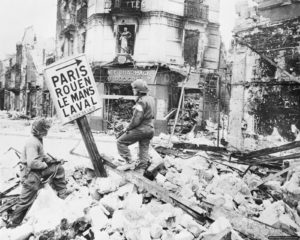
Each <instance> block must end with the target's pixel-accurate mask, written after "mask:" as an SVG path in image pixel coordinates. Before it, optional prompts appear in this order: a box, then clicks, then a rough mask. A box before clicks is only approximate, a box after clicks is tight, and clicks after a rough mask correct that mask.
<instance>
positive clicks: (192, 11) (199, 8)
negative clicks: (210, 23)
mask: <svg viewBox="0 0 300 240" xmlns="http://www.w3.org/2000/svg"><path fill="white" fill-rule="evenodd" d="M184 16H185V17H187V18H194V19H202V20H207V19H208V6H207V5H204V4H202V3H201V1H199V0H198V1H197V0H187V1H186V2H185V4H184Z"/></svg>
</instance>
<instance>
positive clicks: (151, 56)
mask: <svg viewBox="0 0 300 240" xmlns="http://www.w3.org/2000/svg"><path fill="white" fill-rule="evenodd" d="M219 8H220V6H219V0H214V1H202V0H179V1H169V0H164V1H150V0H145V1H140V0H135V1H127V0H121V1H116V0H105V1H102V0H101V1H100V0H90V1H84V0H82V1H76V0H71V1H67V0H59V1H58V8H57V33H56V38H57V46H56V53H57V56H58V58H63V57H66V56H70V55H73V54H77V53H83V52H84V53H85V54H86V55H87V57H88V60H89V61H90V63H91V65H92V69H93V73H94V77H95V80H96V82H97V85H98V90H99V93H100V96H101V102H102V105H103V108H102V109H101V110H99V111H97V112H95V113H93V114H92V116H90V124H91V127H92V128H94V129H97V130H105V129H106V128H107V127H109V126H111V125H113V124H114V123H115V122H116V121H118V119H125V120H126V119H128V118H129V117H130V115H131V108H130V106H131V105H133V100H134V97H133V96H132V95H133V93H132V92H131V87H130V83H131V82H133V81H134V80H135V79H137V78H141V79H144V80H146V81H147V83H148V85H149V87H150V90H151V94H152V95H153V96H154V97H155V99H156V123H155V126H156V129H160V131H162V132H166V131H167V129H168V128H167V118H166V116H167V115H168V113H169V112H170V111H171V110H172V109H174V108H177V107H178V106H177V105H178V101H179V97H180V91H181V89H180V88H181V85H182V82H183V81H184V79H185V77H186V76H187V74H188V71H187V69H188V68H187V64H188V65H190V66H192V68H191V74H190V77H189V81H188V83H187V84H186V86H185V87H186V90H185V92H186V101H188V99H190V97H192V98H193V99H194V102H195V104H194V105H195V106H196V109H197V112H198V115H199V117H198V118H197V120H198V121H199V122H201V120H203V119H205V118H206V119H208V118H213V119H214V120H216V119H217V117H216V116H217V102H218V101H217V99H216V98H214V99H212V100H211V99H210V98H209V97H210V96H209V94H207V95H206V96H207V98H206V101H205V100H203V99H204V96H205V89H204V88H205V87H204V85H207V86H208V85H209V86H213V87H212V89H213V88H216V86H217V85H218V81H219V80H218V79H219V75H218V70H219V68H220V64H219V62H220V59H222V58H220V55H221V54H220V53H221V52H222V50H221V38H220V32H219ZM222 49H223V48H222ZM205 82H207V83H208V84H205ZM180 84H181V85H180ZM206 90H207V89H206ZM211 91H213V90H211V89H208V90H207V91H206V92H207V93H208V92H211ZM214 97H215V96H214ZM205 102H207V104H205ZM212 113H213V116H212Z"/></svg>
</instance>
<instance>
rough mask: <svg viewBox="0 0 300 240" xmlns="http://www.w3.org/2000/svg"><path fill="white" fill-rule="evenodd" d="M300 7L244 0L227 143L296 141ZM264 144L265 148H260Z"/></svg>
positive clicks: (281, 0) (280, 0)
mask: <svg viewBox="0 0 300 240" xmlns="http://www.w3.org/2000/svg"><path fill="white" fill-rule="evenodd" d="M299 8H300V3H299V1H291V0H276V1H270V0H259V1H240V2H239V4H238V5H237V7H236V9H237V14H238V16H239V19H238V22H239V24H237V25H236V28H235V40H234V42H233V53H234V57H233V59H234V60H233V70H232V85H231V89H232V90H231V101H230V117H229V142H230V143H231V144H232V145H233V146H235V147H236V148H238V149H241V150H244V149H253V148H257V146H258V144H259V142H260V139H266V140H270V141H272V139H273V140H274V138H275V137H276V139H277V140H278V139H281V141H293V140H294V139H295V132H294V130H293V129H294V128H293V125H294V126H296V127H297V128H298V129H299V127H300V126H299V117H300V116H299V110H300V108H299V107H300V99H299V86H300V85H299V82H300V81H299V76H300V65H299V64H300V58H299V57H300V48H299V44H300V28H299V26H300V25H299V22H300V12H299ZM261 146H262V145H261Z"/></svg>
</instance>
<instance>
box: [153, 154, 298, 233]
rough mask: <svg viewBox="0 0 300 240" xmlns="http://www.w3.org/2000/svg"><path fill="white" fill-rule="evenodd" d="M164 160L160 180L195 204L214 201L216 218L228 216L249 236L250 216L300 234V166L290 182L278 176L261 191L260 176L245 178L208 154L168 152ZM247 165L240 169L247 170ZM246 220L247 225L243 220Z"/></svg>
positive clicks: (213, 216)
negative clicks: (189, 154)
mask: <svg viewBox="0 0 300 240" xmlns="http://www.w3.org/2000/svg"><path fill="white" fill-rule="evenodd" d="M163 161H164V165H165V167H166V169H164V171H160V173H158V175H157V176H156V179H155V180H156V182H157V183H158V184H159V185H161V186H163V187H164V188H165V189H168V190H169V191H170V192H173V193H174V194H176V195H178V196H182V197H184V198H186V199H188V200H189V201H191V202H193V204H195V205H198V206H201V202H202V201H206V202H209V203H211V204H213V211H212V213H211V217H212V218H213V219H219V218H226V219H228V220H229V222H230V223H231V224H232V225H233V226H234V227H235V229H236V226H238V227H240V228H239V229H238V230H239V231H241V232H243V233H248V234H249V236H253V232H252V233H251V227H250V225H251V223H250V222H248V220H249V219H255V220H257V221H260V222H261V223H264V224H267V225H269V226H273V227H275V228H277V229H280V230H282V231H284V232H286V233H288V234H291V235H296V234H297V233H298V234H299V231H300V222H299V215H298V214H299V213H300V212H299V206H300V202H299V201H300V197H299V196H300V195H299V191H300V181H299V180H300V178H299V176H300V175H299V174H300V171H299V170H300V169H297V168H295V170H294V171H293V172H292V173H290V175H291V176H289V180H288V181H285V180H284V179H283V178H281V179H280V180H276V179H275V180H272V181H269V182H267V183H266V184H265V185H264V186H265V187H266V189H265V190H259V189H256V187H257V186H258V185H260V183H261V182H262V178H261V177H260V176H258V175H256V174H254V173H251V172H248V173H247V174H246V175H245V176H244V177H241V176H240V173H239V171H234V170H232V169H231V168H228V167H226V166H224V165H220V164H218V163H216V162H214V161H210V157H209V156H208V155H207V154H205V153H201V154H199V153H198V154H196V155H194V156H191V157H189V158H180V157H174V156H168V155H167V156H165V157H164V159H163ZM226 164H228V165H229V166H234V167H236V165H237V164H232V163H228V162H227V163H226ZM245 168H246V167H244V169H243V168H240V169H243V171H245ZM243 171H242V172H243ZM254 189H256V191H254ZM267 192H268V193H270V194H267ZM272 195H276V196H277V197H278V196H279V197H280V196H281V198H282V200H281V201H276V200H278V198H272ZM297 207H298V214H297ZM242 219H243V221H244V223H245V224H246V225H245V226H247V228H245V226H244V227H243V226H242V225H241V224H240V223H239V221H240V222H242ZM257 232H258V231H255V233H257ZM254 235H256V237H259V239H266V236H267V232H261V234H260V235H259V234H254ZM253 237H254V236H253ZM211 239H214V238H211ZM218 239H220V238H218Z"/></svg>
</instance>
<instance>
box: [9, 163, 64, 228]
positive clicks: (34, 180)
mask: <svg viewBox="0 0 300 240" xmlns="http://www.w3.org/2000/svg"><path fill="white" fill-rule="evenodd" d="M54 172H56V174H55V176H54V177H53V178H52V179H51V181H50V182H49V183H50V185H51V187H52V188H53V189H54V190H56V191H57V192H58V195H59V194H62V193H63V192H65V191H66V181H65V170H64V168H63V167H62V166H61V165H51V166H49V167H48V168H46V169H45V170H42V171H41V173H37V172H30V173H29V174H28V176H27V177H26V179H25V180H24V182H23V185H22V190H21V194H20V197H19V202H18V204H17V206H16V209H15V211H14V212H13V215H12V217H11V222H12V223H13V224H16V225H18V224H20V223H21V222H22V221H23V218H24V217H25V215H26V213H27V211H28V210H29V208H30V207H31V205H32V204H33V202H34V200H35V199H36V197H37V193H38V191H39V190H40V189H41V188H42V187H43V184H42V178H44V179H45V178H48V177H49V176H51V175H52V174H53V173H54Z"/></svg>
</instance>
